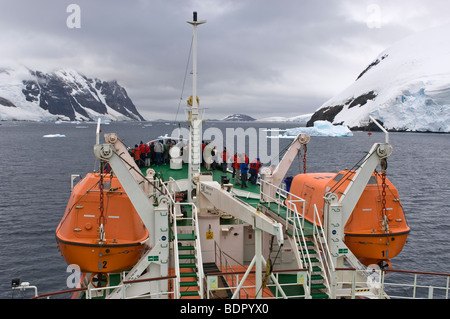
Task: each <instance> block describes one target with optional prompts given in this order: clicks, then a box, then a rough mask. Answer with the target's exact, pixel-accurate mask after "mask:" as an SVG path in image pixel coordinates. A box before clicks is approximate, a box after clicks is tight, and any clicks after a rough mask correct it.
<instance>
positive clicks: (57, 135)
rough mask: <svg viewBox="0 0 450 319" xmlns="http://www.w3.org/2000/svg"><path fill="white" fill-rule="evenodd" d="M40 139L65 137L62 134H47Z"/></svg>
mask: <svg viewBox="0 0 450 319" xmlns="http://www.w3.org/2000/svg"><path fill="white" fill-rule="evenodd" d="M42 137H46V138H47V137H66V136H65V135H64V134H47V135H44V136H42Z"/></svg>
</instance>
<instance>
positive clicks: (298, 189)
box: [290, 171, 410, 265]
mask: <svg viewBox="0 0 450 319" xmlns="http://www.w3.org/2000/svg"><path fill="white" fill-rule="evenodd" d="M354 173H355V172H354V171H349V172H348V171H341V172H339V173H337V174H336V173H310V174H300V175H297V176H296V177H295V178H294V179H293V181H292V185H291V189H290V192H291V193H292V194H294V195H296V196H299V197H301V198H303V199H304V200H305V203H304V204H303V203H295V205H296V206H297V211H298V212H299V213H302V212H303V211H304V216H305V219H307V220H308V221H310V222H311V223H314V221H315V220H317V219H316V218H314V205H316V207H317V210H318V212H319V217H320V219H321V222H322V225H323V222H324V216H323V207H324V199H323V196H324V195H325V193H326V192H328V191H330V190H331V191H332V192H333V193H335V194H337V195H338V196H340V195H341V194H342V193H343V192H344V191H345V189H346V188H347V185H348V184H349V181H350V180H351V178H352V177H353V175H354ZM381 184H382V180H381V176H380V175H377V174H373V175H372V177H371V179H370V181H369V183H368V184H367V186H366V188H365V189H364V191H363V193H362V195H361V197H360V199H359V201H358V203H357V204H356V206H355V208H354V210H353V212H352V214H351V216H350V218H349V219H348V221H347V224H346V225H345V227H344V234H345V238H344V241H345V244H346V245H347V247H348V248H349V249H350V250H351V251H352V253H353V254H354V255H355V256H356V257H357V258H358V259H359V260H360V261H361V262H362V263H364V264H365V265H368V264H372V263H378V262H380V261H388V260H389V259H390V258H394V257H395V256H397V255H398V254H399V253H400V252H401V250H402V249H403V246H404V245H405V243H406V240H407V237H408V234H409V232H410V228H409V226H408V225H407V223H406V219H405V215H404V212H403V208H402V206H401V203H400V199H399V195H398V192H397V189H396V188H395V186H394V185H393V184H392V183H391V182H390V181H389V179H387V178H386V179H385V184H386V186H385V187H386V195H385V197H384V199H385V208H386V210H385V216H383V213H382V211H383V210H382V204H381V203H382V198H381V193H382V192H381Z"/></svg>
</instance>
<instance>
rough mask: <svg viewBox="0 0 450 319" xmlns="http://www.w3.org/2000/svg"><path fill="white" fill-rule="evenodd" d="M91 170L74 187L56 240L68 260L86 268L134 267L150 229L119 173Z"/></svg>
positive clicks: (116, 269) (103, 270)
mask: <svg viewBox="0 0 450 319" xmlns="http://www.w3.org/2000/svg"><path fill="white" fill-rule="evenodd" d="M102 177H103V185H104V191H103V200H102V202H103V205H102V206H103V214H102V213H101V209H100V208H99V207H100V192H101V190H100V175H99V174H98V173H91V174H87V176H86V177H85V178H84V179H83V180H81V181H80V182H79V183H78V184H77V185H76V186H75V187H74V188H73V191H72V194H71V196H70V199H69V202H68V204H67V207H66V211H65V214H64V217H63V218H62V220H61V222H60V223H59V225H58V228H57V229H56V240H57V243H58V246H59V250H60V251H61V253H62V255H63V257H64V259H65V260H66V262H67V263H68V264H76V265H78V266H79V267H80V269H81V271H82V272H93V273H112V272H120V271H124V270H127V269H130V268H131V267H132V266H133V265H134V264H136V262H137V261H138V260H139V259H140V257H141V255H142V253H143V252H144V251H145V249H146V243H145V242H146V240H147V239H148V236H149V233H148V230H147V228H146V227H145V226H144V224H143V222H142V220H141V219H140V217H139V215H138V214H137V212H136V210H135V209H134V207H133V205H132V203H131V201H130V199H129V198H128V196H127V194H126V193H125V191H124V190H123V188H122V186H121V185H120V182H119V180H118V179H117V177H116V176H113V175H109V174H103V175H102Z"/></svg>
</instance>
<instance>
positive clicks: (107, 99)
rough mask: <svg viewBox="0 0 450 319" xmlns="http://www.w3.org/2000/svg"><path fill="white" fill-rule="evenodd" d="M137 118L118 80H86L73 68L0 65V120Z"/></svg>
mask: <svg viewBox="0 0 450 319" xmlns="http://www.w3.org/2000/svg"><path fill="white" fill-rule="evenodd" d="M99 117H100V118H103V119H108V120H113V121H117V120H138V121H143V120H144V118H143V117H142V116H141V115H140V114H139V112H138V111H137V109H136V107H135V106H134V104H133V102H132V101H131V99H130V98H129V97H128V95H127V92H126V91H125V89H124V88H123V87H121V86H120V85H119V84H118V83H117V81H108V82H107V81H101V80H99V79H89V78H87V77H86V76H84V75H82V74H80V73H78V72H77V71H74V70H67V69H60V70H57V71H54V72H51V73H44V72H40V71H32V70H30V69H28V68H27V67H24V66H17V65H15V66H8V67H0V120H26V121H55V120H67V121H75V120H76V121H90V120H95V119H97V118H99Z"/></svg>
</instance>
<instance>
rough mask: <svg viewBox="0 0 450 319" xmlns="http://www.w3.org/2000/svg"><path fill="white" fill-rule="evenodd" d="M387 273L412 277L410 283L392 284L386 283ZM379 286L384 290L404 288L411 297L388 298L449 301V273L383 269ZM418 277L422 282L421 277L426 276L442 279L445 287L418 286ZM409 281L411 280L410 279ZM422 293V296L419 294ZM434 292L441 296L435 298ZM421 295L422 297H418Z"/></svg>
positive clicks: (396, 297) (391, 296)
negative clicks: (408, 291)
mask: <svg viewBox="0 0 450 319" xmlns="http://www.w3.org/2000/svg"><path fill="white" fill-rule="evenodd" d="M389 273H392V274H394V273H396V274H404V275H407V276H412V281H413V282H412V283H392V282H388V281H387V278H386V275H388V274H389ZM380 275H381V276H380V277H381V278H380V284H381V287H382V288H383V290H384V289H386V288H390V287H391V288H398V287H401V288H403V289H402V290H403V291H404V290H405V288H406V289H409V290H410V293H411V295H410V296H398V295H391V294H390V295H389V297H390V298H393V299H394V298H395V299H449V293H450V274H449V273H436V272H424V271H409V270H392V269H391V270H389V269H383V270H382V271H381V274H380ZM419 276H420V277H421V279H422V280H424V278H423V277H425V276H426V278H429V279H431V277H432V279H436V280H439V279H444V281H445V285H441V286H436V285H435V284H423V283H422V284H419ZM410 280H411V278H410ZM421 292H423V294H420V293H421ZM436 292H438V294H439V292H441V293H442V295H441V296H440V297H436V298H435V296H436ZM420 295H422V296H420Z"/></svg>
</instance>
